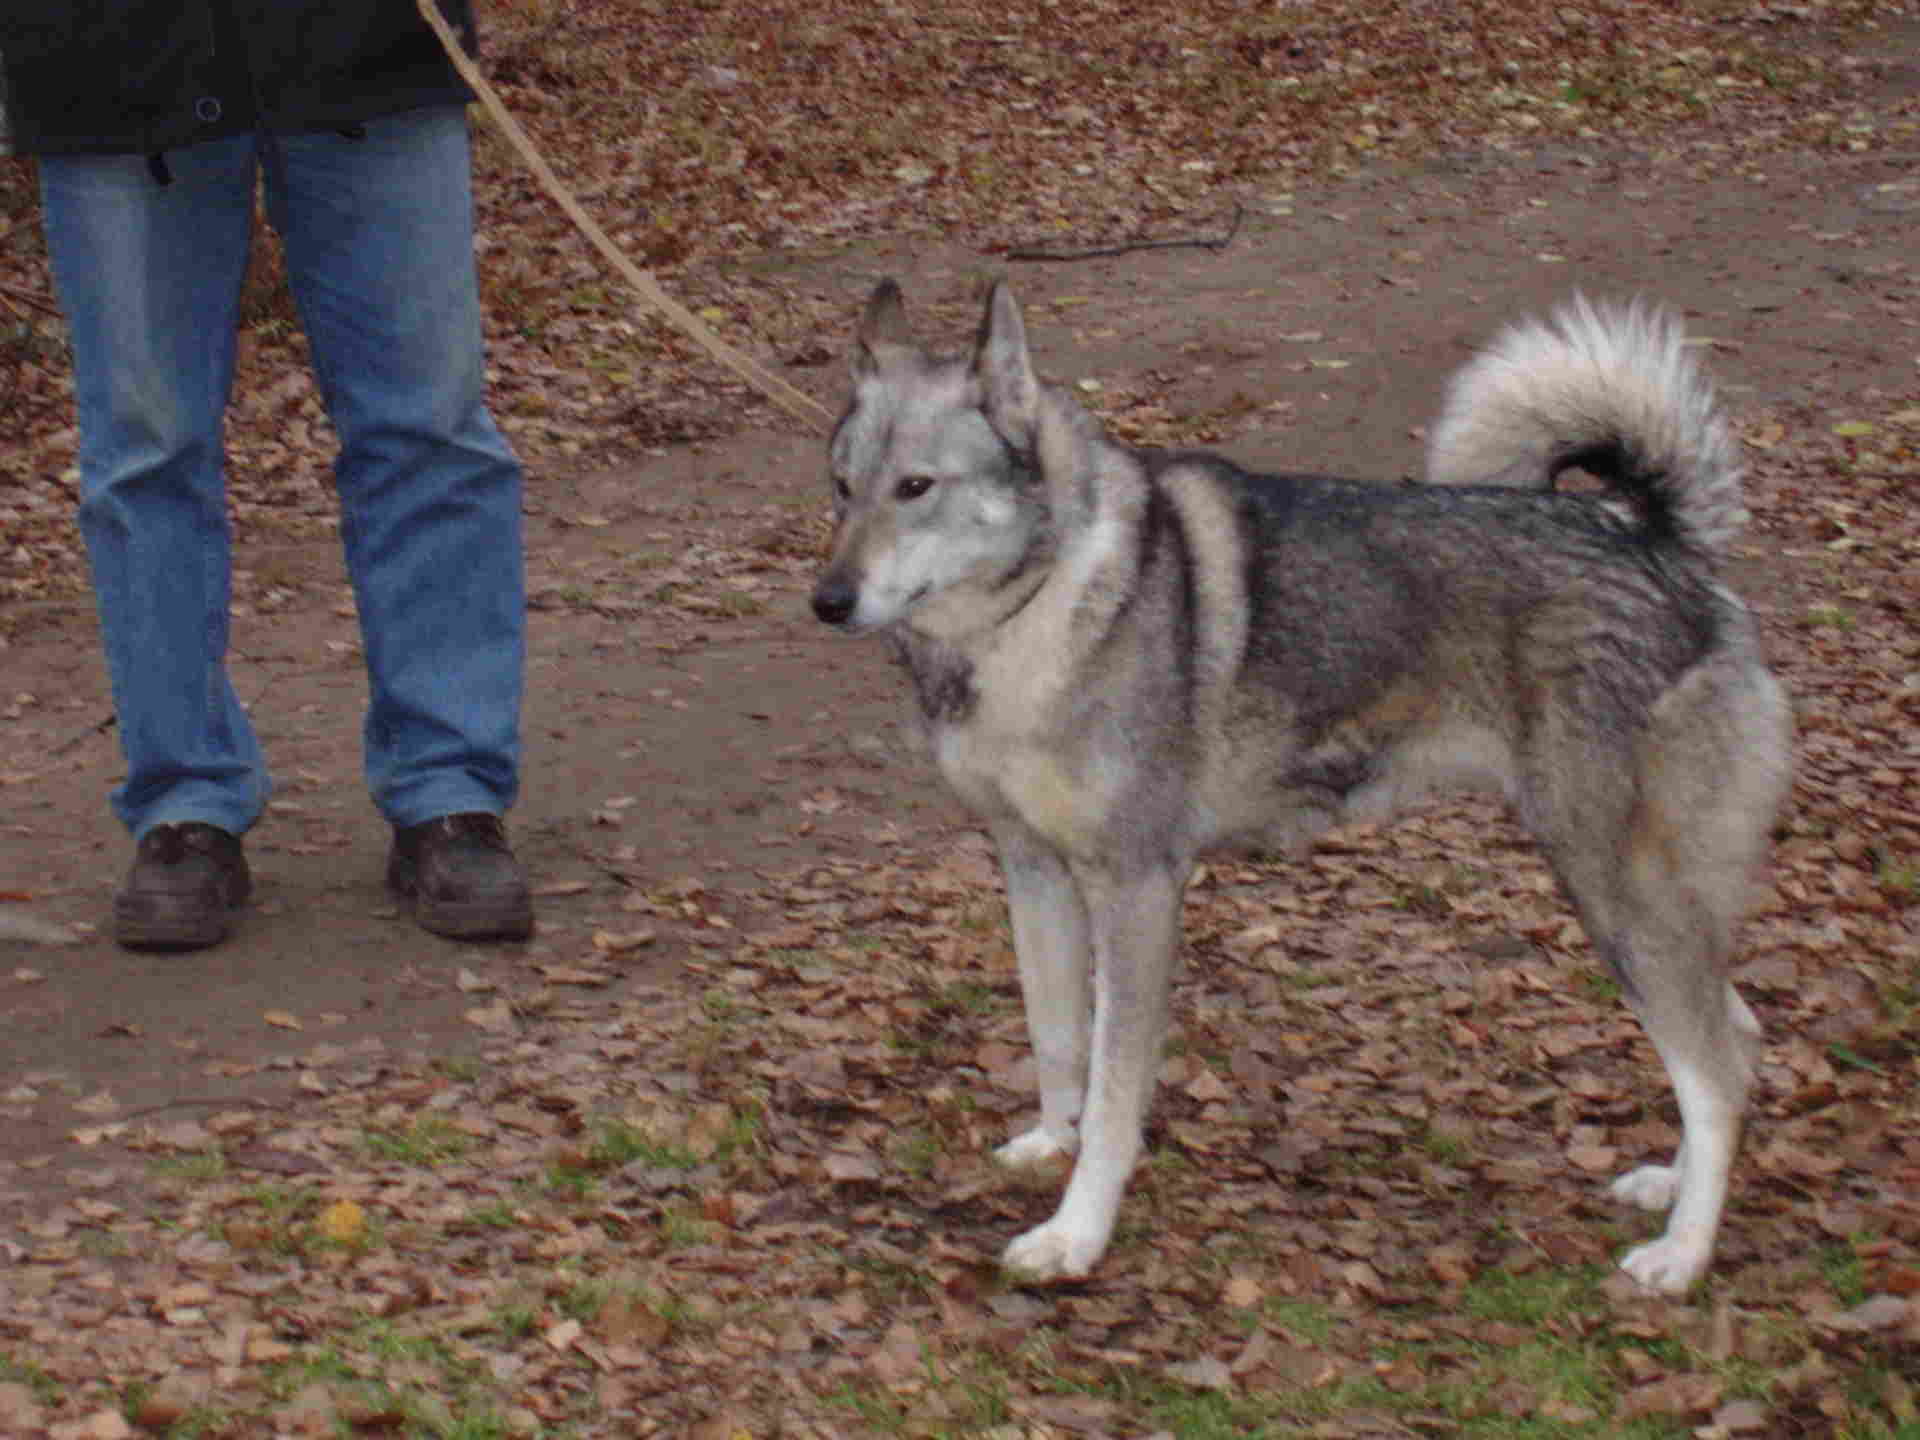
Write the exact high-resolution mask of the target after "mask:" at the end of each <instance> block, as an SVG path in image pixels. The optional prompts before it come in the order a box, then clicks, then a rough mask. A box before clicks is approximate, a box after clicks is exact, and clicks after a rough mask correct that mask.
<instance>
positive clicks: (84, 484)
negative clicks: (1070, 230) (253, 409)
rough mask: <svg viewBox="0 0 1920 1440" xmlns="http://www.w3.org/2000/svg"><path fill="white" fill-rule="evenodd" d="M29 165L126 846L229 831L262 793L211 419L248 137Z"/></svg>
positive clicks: (224, 372) (233, 300)
mask: <svg viewBox="0 0 1920 1440" xmlns="http://www.w3.org/2000/svg"><path fill="white" fill-rule="evenodd" d="M167 160H168V166H169V169H170V170H171V172H172V182H171V183H170V184H166V185H162V184H160V183H159V181H158V180H156V179H155V177H154V176H153V174H152V173H150V172H149V170H148V168H147V164H146V161H145V160H144V159H141V158H139V157H134V156H93V155H82V156H53V157H45V158H43V159H42V160H41V161H40V178H41V193H42V201H43V216H44V222H45V228H46V236H47V248H48V251H49V253H50V255H51V257H52V260H53V268H54V275H55V280H56V283H57V285H58V287H59V291H60V299H61V303H62V306H63V308H64V310H65V312H66V316H67V321H68V326H69V331H70V334H71V338H72V342H73V357H74V391H75V398H76V408H77V410H78V414H79V425H80V512H79V518H80V530H81V534H82V536H83V537H84V539H85V541H86V545H87V556H88V560H89V563H90V564H91V567H92V573H93V588H94V597H95V603H96V605H97V607H98V609H99V616H100V631H101V640H102V645H103V648H104V650H105V652H106V659H107V670H108V675H109V678H110V680H111V681H112V685H113V703H114V711H115V715H116V717H117V719H118V721H119V730H120V746H121V751H122V754H123V755H124V757H125V759H126V765H127V774H126V779H125V780H124V781H123V782H122V783H121V784H120V785H119V786H117V787H116V788H115V790H114V793H113V807H114V811H115V813H116V814H117V815H118V816H119V817H120V819H121V820H122V821H123V822H124V823H125V824H126V825H127V827H128V828H129V829H131V830H132V831H133V832H134V833H135V835H139V834H142V833H144V832H145V831H146V830H148V829H150V828H152V827H153V826H154V825H156V824H159V823H162V822H178V821H187V820H200V821H205V822H207V823H209V824H213V825H218V826H220V827H221V828H222V829H225V830H229V831H232V832H234V833H236V834H237V833H239V832H241V831H244V830H245V829H246V828H247V827H248V826H250V825H251V824H253V822H254V821H255V820H257V819H258V818H259V816H260V812H261V810H262V809H263V808H264V806H265V804H266V799H267V790H268V782H267V775H266V771H265V768H264V765H263V763H262V760H261V755H260V749H259V745H258V742H257V741H256V739H255V737H254V733H253V727H252V726H251V725H250V724H249V723H248V720H247V716H246V712H245V711H243V710H242V709H241V708H240V703H239V701H238V699H237V698H236V697H235V695H234V691H233V685H232V682H231V681H230V680H229V678H228V675H227V666H226V654H227V640H228V601H229V585H230V576H231V552H230V536H229V533H228V528H227V511H226V493H225V478H224V471H223V464H222V454H221V418H222V416H223V414H224V412H225V409H226V403H227V396H228V393H229V392H230V390H231V388H232V384H233V364H234V327H235V324H236V321H237V317H238V312H239V304H240V286H241V282H242V280H243V279H244V278H245V274H246V264H247V249H248V242H249V236H250V231H251V228H252V220H253V186H254V175H255V157H254V150H253V142H252V141H251V140H250V139H237V140H231V141H219V142H215V143H211V144H207V145H200V146H194V147H191V148H189V149H186V150H180V151H174V152H170V153H169V155H168V157H167Z"/></svg>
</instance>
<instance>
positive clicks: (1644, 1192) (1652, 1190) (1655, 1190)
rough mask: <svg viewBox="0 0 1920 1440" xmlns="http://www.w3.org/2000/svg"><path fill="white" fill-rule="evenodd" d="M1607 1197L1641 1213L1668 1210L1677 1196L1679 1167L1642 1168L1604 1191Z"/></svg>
mask: <svg viewBox="0 0 1920 1440" xmlns="http://www.w3.org/2000/svg"><path fill="white" fill-rule="evenodd" d="M1607 1193H1608V1194H1610V1195H1612V1196H1613V1198H1614V1199H1616V1200H1624V1201H1626V1203H1627V1204H1629V1205H1637V1206H1639V1207H1640V1208H1641V1209H1642V1210H1671V1209H1672V1208H1673V1200H1674V1197H1675V1196H1676V1195H1678V1194H1679V1193H1680V1170H1679V1167H1678V1166H1674V1165H1642V1166H1641V1167H1640V1168H1639V1169H1638V1170H1629V1171H1628V1172H1627V1173H1626V1174H1625V1175H1622V1176H1621V1177H1620V1178H1619V1179H1618V1180H1616V1181H1614V1182H1613V1184H1611V1185H1610V1186H1608V1187H1607ZM1646 1248H1651V1247H1646Z"/></svg>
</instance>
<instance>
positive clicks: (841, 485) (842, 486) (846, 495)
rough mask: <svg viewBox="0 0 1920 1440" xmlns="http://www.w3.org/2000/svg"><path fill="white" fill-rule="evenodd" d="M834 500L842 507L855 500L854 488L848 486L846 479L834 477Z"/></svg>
mask: <svg viewBox="0 0 1920 1440" xmlns="http://www.w3.org/2000/svg"><path fill="white" fill-rule="evenodd" d="M833 498H834V499H835V500H837V501H839V502H840V503H841V504H842V505H844V504H846V503H847V501H849V500H851V499H852V498H853V487H852V486H851V485H849V484H847V482H846V480H845V478H844V477H842V476H839V475H836V476H834V477H833Z"/></svg>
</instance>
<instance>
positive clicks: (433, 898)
mask: <svg viewBox="0 0 1920 1440" xmlns="http://www.w3.org/2000/svg"><path fill="white" fill-rule="evenodd" d="M387 884H388V885H390V886H391V887H392V888H393V889H394V890H395V891H397V892H398V893H399V894H401V895H403V896H406V897H408V898H410V899H411V900H412V901H413V917H414V919H416V920H418V921H419V922H420V925H421V927H422V928H423V929H426V930H431V931H432V932H433V933H434V934H436V935H445V936H447V937H448V938H450V939H454V940H524V939H526V938H527V937H528V936H529V935H531V934H532V933H533V893H532V891H531V890H529V889H528V887H527V873H526V871H524V870H523V869H521V868H520V862H519V861H518V860H516V859H514V858H513V847H512V846H510V845H509V844H508V843H507V829H506V826H505V825H503V824H502V823H501V822H500V817H499V816H498V815H488V814H486V813H485V812H483V811H470V812H466V813H463V814H459V815H443V816H441V817H440V818H439V819H438V820H428V821H426V822H425V823H424V824H420V825H407V826H399V825H396V826H394V829H393V854H392V855H391V857H389V859H388V861H387Z"/></svg>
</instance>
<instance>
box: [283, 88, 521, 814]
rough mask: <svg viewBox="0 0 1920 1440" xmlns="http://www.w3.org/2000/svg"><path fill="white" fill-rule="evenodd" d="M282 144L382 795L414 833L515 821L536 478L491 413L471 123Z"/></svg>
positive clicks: (374, 785) (378, 796)
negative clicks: (480, 814)
mask: <svg viewBox="0 0 1920 1440" xmlns="http://www.w3.org/2000/svg"><path fill="white" fill-rule="evenodd" d="M265 143H266V145H267V153H266V158H265V161H264V165H265V169H266V174H267V195H268V205H269V211H270V214H271V215H272V217H273V220H274V224H275V226H276V227H277V228H278V229H279V230H280V233H281V235H282V237H283V239H284V240H285V242H286V251H287V268H288V274H289V278H290V281H291V283H292V287H293V291H294V296H295V299H296V300H297V301H298V303H299V306H300V312H301V317H302V320H303V322H304V324H305V326H306V330H307V334H308V337H309V339H311V341H312V342H313V353H314V366H315V370H316V372H317V373H318V375H319V377H320V384H321V388H322V391H323V393H324V395H325V398H326V403H327V408H328V412H329V413H330V414H331V416H332V417H333V422H334V425H335V428H336V429H338V431H339V432H340V441H341V449H340V457H339V461H338V466H337V479H338V485H339V491H340V503H341V533H342V538H343V540H344V542H345V545H346V553H347V567H348V571H349V573H350V575H351V576H352V579H353V585H354V594H355V598H356V600H357V602H358V605H359V609H360V626H361V633H362V637H363V641H364V644H365V648H366V657H367V671H368V678H369V682H370V688H371V692H372V693H371V703H370V706H369V709H368V713H367V721H366V737H365V738H366V767H367V781H368V785H369V787H370V788H371V790H372V792H373V797H374V802H375V803H376V804H377V805H378V806H379V808H380V810H381V812H382V813H383V814H384V815H385V816H386V817H387V819H389V820H390V821H392V822H393V823H394V824H396V825H413V824H418V823H420V822H421V821H424V820H430V819H434V818H436V817H438V816H441V815H446V814H452V813H455V812H459V811H465V810H485V811H492V812H495V813H499V812H501V811H504V810H505V809H506V808H507V807H508V806H509V805H510V804H512V802H513V798H514V794H515V790H516V787H517V783H518V773H519V751H520V702H521V687H522V675H523V671H524V667H525V652H526V600H525V581H524V576H523V571H522V555H521V530H520V467H519V464H518V462H517V461H516V460H515V459H514V456H513V453H512V451H511V450H510V449H509V448H508V446H507V443H506V441H505V439H504V438H503V437H502V436H501V434H500V432H499V430H498V429H497V428H496V427H495V426H494V423H493V420H492V418H491V417H490V416H489V415H488V413H487V410H486V405H485V400H484V395H483V390H484V383H485V372H484V366H483V357H482V352H481V330H480V302H479V291H478V288H477V283H476V277H475V271H474V261H473V203H472V194H471V191H470V188H469V168H468V167H469V155H468V148H467V125H466V114H465V111H464V110H462V109H460V108H459V107H435V108H430V109H424V110H416V111H412V112H409V113H407V114H403V115H397V116H393V117H390V118H389V119H386V120H381V121H376V122H374V123H372V124H369V125H367V126H366V127H365V128H364V132H355V134H353V135H335V134H311V135H296V136H284V137H278V138H276V139H272V140H269V141H267V142H265Z"/></svg>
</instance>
